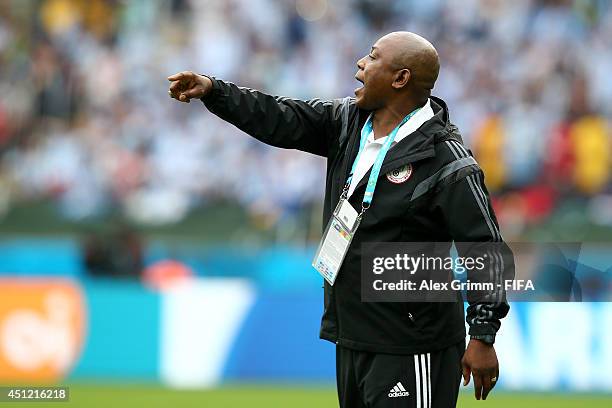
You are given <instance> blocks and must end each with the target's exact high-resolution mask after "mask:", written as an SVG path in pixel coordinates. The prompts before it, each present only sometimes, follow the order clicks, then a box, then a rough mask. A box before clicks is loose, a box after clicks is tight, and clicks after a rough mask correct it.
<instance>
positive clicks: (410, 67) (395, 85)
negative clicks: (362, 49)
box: [355, 31, 440, 108]
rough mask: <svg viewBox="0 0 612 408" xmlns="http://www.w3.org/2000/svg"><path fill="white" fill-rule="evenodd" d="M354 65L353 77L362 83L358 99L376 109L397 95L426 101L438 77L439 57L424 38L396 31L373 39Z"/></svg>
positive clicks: (367, 106)
mask: <svg viewBox="0 0 612 408" xmlns="http://www.w3.org/2000/svg"><path fill="white" fill-rule="evenodd" d="M357 67H358V68H359V71H358V72H357V75H356V76H355V78H357V80H359V81H361V82H363V83H364V85H365V86H364V87H363V88H360V91H359V92H357V91H356V96H357V101H358V103H360V102H361V105H362V106H364V107H365V108H377V106H380V105H383V104H385V103H386V102H385V100H389V99H390V98H396V97H397V96H401V97H404V96H408V97H410V98H411V99H414V100H415V101H416V102H422V103H425V101H426V100H427V98H428V97H429V96H430V94H431V90H432V89H433V87H434V85H435V83H436V80H437V79H438V73H439V72H440V60H439V57H438V52H437V51H436V49H435V48H434V46H433V45H432V44H431V43H430V42H429V41H427V40H426V39H425V38H423V37H421V36H420V35H418V34H415V33H411V32H407V31H397V32H393V33H389V34H387V35H385V36H384V37H382V38H380V39H379V40H378V41H376V43H375V44H374V45H373V46H372V50H371V52H370V54H369V55H367V56H366V57H364V58H362V59H360V60H359V61H358V63H357ZM362 91H363V92H362ZM361 93H364V94H366V95H363V96H361V95H360V94H361Z"/></svg>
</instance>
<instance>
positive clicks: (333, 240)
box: [312, 108, 420, 285]
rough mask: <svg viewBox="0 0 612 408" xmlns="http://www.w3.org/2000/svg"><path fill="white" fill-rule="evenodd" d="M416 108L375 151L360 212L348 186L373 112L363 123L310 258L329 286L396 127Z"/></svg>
mask: <svg viewBox="0 0 612 408" xmlns="http://www.w3.org/2000/svg"><path fill="white" fill-rule="evenodd" d="M419 109H420V108H417V109H415V110H414V111H412V112H411V113H410V114H408V115H407V116H406V117H405V118H404V119H402V121H401V122H400V124H399V125H397V126H396V127H395V129H393V131H391V133H389V135H388V136H387V140H385V143H384V144H383V146H382V147H381V149H380V151H379V152H378V155H377V156H376V160H375V161H374V164H373V165H372V171H371V172H370V178H369V179H368V184H367V187H366V192H365V194H364V196H363V200H362V203H361V212H360V213H357V211H356V210H355V209H354V208H353V206H352V205H351V204H350V203H349V201H348V199H347V197H348V190H349V187H350V185H351V181H352V179H353V175H354V174H355V169H356V168H357V163H358V162H359V159H360V158H361V153H362V152H363V150H364V148H365V145H366V142H367V139H368V137H369V136H370V133H372V131H373V127H372V115H370V117H368V119H367V120H366V123H365V124H364V125H363V128H362V129H361V141H360V142H359V151H358V153H357V157H356V158H355V161H354V162H353V166H352V167H351V172H350V173H349V176H348V179H347V181H346V184H345V186H344V189H343V190H342V194H341V196H340V201H339V202H338V205H337V206H336V209H335V210H334V212H333V214H332V217H331V219H330V220H329V223H328V224H327V227H326V228H325V232H324V233H323V238H322V239H321V242H320V244H319V247H318V248H317V251H316V253H315V257H314V259H313V260H312V266H313V267H314V268H315V269H316V270H317V272H319V273H320V274H321V276H323V278H325V280H326V281H327V282H328V283H329V284H330V285H333V284H334V282H335V281H336V278H337V277H338V273H339V271H340V267H341V266H342V262H343V261H344V257H345V256H346V253H347V251H348V248H349V246H350V244H351V241H352V240H353V236H354V235H355V232H356V231H357V227H359V224H360V223H361V218H362V217H363V213H364V212H365V211H366V210H367V209H368V208H370V204H371V203H372V198H373V197H374V190H375V189H376V183H377V181H378V175H379V174H380V169H381V167H382V163H383V161H384V160H385V156H386V155H387V152H388V151H389V149H390V148H391V144H392V143H393V141H394V140H395V136H396V135H397V132H398V131H399V128H400V127H401V126H402V125H403V124H405V123H406V122H408V120H410V118H411V117H413V116H414V114H415V113H417V112H418V111H419Z"/></svg>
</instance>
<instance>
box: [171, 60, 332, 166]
mask: <svg viewBox="0 0 612 408" xmlns="http://www.w3.org/2000/svg"><path fill="white" fill-rule="evenodd" d="M168 80H169V81H170V82H171V84H170V90H169V91H168V92H169V94H170V96H171V97H172V98H174V99H176V100H178V101H181V102H186V103H189V101H190V100H191V99H196V98H197V99H201V100H202V101H203V102H204V104H205V105H206V107H207V108H208V110H209V111H210V112H212V113H214V114H215V115H217V116H219V117H220V118H221V119H223V120H225V121H227V122H229V123H231V124H233V125H234V126H236V127H238V128H239V129H240V130H242V131H244V132H246V133H248V134H249V135H251V136H253V137H255V138H256V139H258V140H260V141H262V142H264V143H266V144H269V145H272V146H276V147H282V148H287V149H298V150H302V151H306V152H309V153H313V154H317V155H320V156H327V155H328V151H329V144H330V140H331V139H332V138H333V137H334V136H335V135H337V134H338V130H339V128H340V115H339V111H340V109H339V107H340V101H339V100H334V101H321V100H318V99H312V100H308V101H302V100H298V99H290V98H283V97H278V96H272V95H267V94H265V93H263V92H260V91H256V90H253V89H248V88H242V87H238V86H236V85H234V84H232V83H229V82H224V81H221V80H218V79H215V78H211V77H208V76H204V75H198V74H195V73H193V72H190V71H186V72H181V73H178V74H175V75H172V76H170V77H168Z"/></svg>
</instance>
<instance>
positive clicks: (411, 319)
mask: <svg viewBox="0 0 612 408" xmlns="http://www.w3.org/2000/svg"><path fill="white" fill-rule="evenodd" d="M408 318H409V319H410V321H411V322H412V323H416V321H415V320H414V316H412V313H410V312H408Z"/></svg>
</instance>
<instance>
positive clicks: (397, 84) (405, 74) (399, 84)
mask: <svg viewBox="0 0 612 408" xmlns="http://www.w3.org/2000/svg"><path fill="white" fill-rule="evenodd" d="M410 76H411V74H410V70H409V69H408V68H404V69H400V70H399V71H397V74H395V79H394V80H393V84H391V85H392V86H393V87H394V88H395V89H401V88H403V87H405V86H406V85H407V84H408V81H410Z"/></svg>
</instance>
